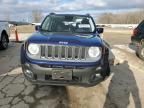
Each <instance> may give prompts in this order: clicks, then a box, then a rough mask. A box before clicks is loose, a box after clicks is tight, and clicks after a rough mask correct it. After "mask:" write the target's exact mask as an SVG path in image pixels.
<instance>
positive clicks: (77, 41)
mask: <svg viewBox="0 0 144 108" xmlns="http://www.w3.org/2000/svg"><path fill="white" fill-rule="evenodd" d="M27 41H28V42H30V43H38V44H62V45H74V46H99V47H100V46H102V40H101V38H100V37H99V36H98V34H74V33H51V32H49V33H48V32H36V33H34V34H33V35H32V36H31V37H30V38H28V40H27Z"/></svg>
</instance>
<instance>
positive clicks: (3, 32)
mask: <svg viewBox="0 0 144 108" xmlns="http://www.w3.org/2000/svg"><path fill="white" fill-rule="evenodd" d="M3 34H5V35H6V38H7V41H8V42H9V37H8V34H7V31H6V30H2V32H1V37H2V35H3Z"/></svg>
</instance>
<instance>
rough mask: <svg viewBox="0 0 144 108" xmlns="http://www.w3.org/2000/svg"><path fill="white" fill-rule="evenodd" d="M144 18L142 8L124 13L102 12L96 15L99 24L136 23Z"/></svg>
mask: <svg viewBox="0 0 144 108" xmlns="http://www.w3.org/2000/svg"><path fill="white" fill-rule="evenodd" d="M142 20H144V9H143V10H137V11H133V12H125V13H117V14H114V13H103V14H101V15H100V16H99V17H98V21H97V22H98V23H101V24H138V23H140V22H141V21H142Z"/></svg>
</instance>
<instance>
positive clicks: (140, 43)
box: [131, 20, 144, 60]
mask: <svg viewBox="0 0 144 108" xmlns="http://www.w3.org/2000/svg"><path fill="white" fill-rule="evenodd" d="M131 41H132V43H133V44H134V45H135V46H136V47H137V48H136V54H137V55H138V56H139V57H140V58H141V59H142V60H144V20H143V21H142V22H141V23H140V24H139V25H138V26H137V27H136V28H135V29H134V30H133V35H132V36H131Z"/></svg>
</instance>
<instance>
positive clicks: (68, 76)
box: [52, 69, 72, 80]
mask: <svg viewBox="0 0 144 108" xmlns="http://www.w3.org/2000/svg"><path fill="white" fill-rule="evenodd" d="M52 79H54V80H72V70H71V69H64V70H61V69H60V70H54V71H53V72H52Z"/></svg>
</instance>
